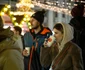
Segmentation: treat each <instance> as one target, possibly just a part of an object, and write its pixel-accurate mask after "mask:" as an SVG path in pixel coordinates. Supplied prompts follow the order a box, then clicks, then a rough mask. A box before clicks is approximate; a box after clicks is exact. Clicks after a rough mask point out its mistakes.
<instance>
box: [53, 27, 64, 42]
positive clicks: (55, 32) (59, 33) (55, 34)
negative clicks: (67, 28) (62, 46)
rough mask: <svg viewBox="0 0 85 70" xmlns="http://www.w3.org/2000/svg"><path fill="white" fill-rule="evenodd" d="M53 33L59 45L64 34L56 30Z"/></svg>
mask: <svg viewBox="0 0 85 70" xmlns="http://www.w3.org/2000/svg"><path fill="white" fill-rule="evenodd" d="M53 32H54V36H55V38H56V41H57V43H60V42H61V41H62V38H63V34H62V32H61V31H59V30H57V29H56V28H54V29H53Z"/></svg>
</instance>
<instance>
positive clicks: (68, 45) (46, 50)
mask: <svg viewBox="0 0 85 70" xmlns="http://www.w3.org/2000/svg"><path fill="white" fill-rule="evenodd" d="M53 31H54V37H55V38H56V41H55V43H53V44H52V46H51V47H48V46H47V41H46V42H45V43H44V46H42V47H41V52H40V61H41V64H42V66H44V67H47V66H49V65H50V64H51V67H50V70H84V69H83V61H82V56H81V49H80V48H79V47H78V46H77V45H76V44H74V43H73V42H71V40H72V39H73V28H72V27H71V26H70V25H69V24H64V23H57V24H56V25H55V26H54V28H53Z"/></svg>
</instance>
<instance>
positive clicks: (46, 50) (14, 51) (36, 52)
mask: <svg viewBox="0 0 85 70" xmlns="http://www.w3.org/2000/svg"><path fill="white" fill-rule="evenodd" d="M45 12H46V11H45V10H41V11H37V12H35V13H34V14H33V15H32V16H31V18H30V23H31V27H32V28H31V29H30V30H29V32H26V33H25V34H24V35H23V36H22V35H21V32H22V29H21V28H20V27H19V26H14V27H13V31H12V30H11V29H10V27H8V28H7V29H4V28H3V20H2V17H1V16H0V70H84V66H85V65H84V63H85V47H84V46H85V42H84V40H85V32H84V31H85V24H84V22H85V17H84V16H83V14H84V5H81V4H80V5H77V6H75V7H74V8H73V9H72V11H71V14H72V16H73V18H72V19H71V20H70V21H69V23H68V24H66V23H62V22H60V23H58V22H56V24H55V25H54V26H53V33H52V31H51V30H50V28H48V27H45V26H43V21H44V14H45ZM50 36H53V37H55V41H54V42H53V43H52V45H51V46H48V40H49V37H50ZM50 42H51V40H50ZM27 48H29V50H28V49H27ZM28 52H29V54H28Z"/></svg>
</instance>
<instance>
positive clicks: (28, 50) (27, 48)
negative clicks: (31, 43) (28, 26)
mask: <svg viewBox="0 0 85 70" xmlns="http://www.w3.org/2000/svg"><path fill="white" fill-rule="evenodd" d="M25 49H26V50H27V55H26V56H29V55H30V47H25Z"/></svg>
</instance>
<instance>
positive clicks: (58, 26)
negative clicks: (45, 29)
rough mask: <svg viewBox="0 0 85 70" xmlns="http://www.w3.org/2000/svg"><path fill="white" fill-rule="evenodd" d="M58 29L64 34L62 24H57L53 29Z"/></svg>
mask: <svg viewBox="0 0 85 70" xmlns="http://www.w3.org/2000/svg"><path fill="white" fill-rule="evenodd" d="M54 28H55V29H57V30H59V31H60V32H61V33H63V26H62V25H61V24H55V26H54V27H53V29H54Z"/></svg>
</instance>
